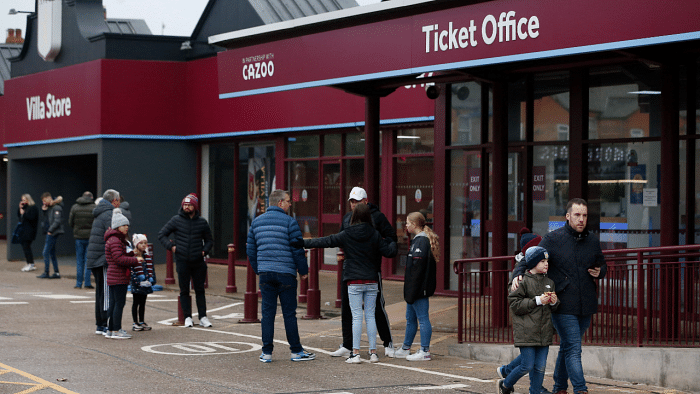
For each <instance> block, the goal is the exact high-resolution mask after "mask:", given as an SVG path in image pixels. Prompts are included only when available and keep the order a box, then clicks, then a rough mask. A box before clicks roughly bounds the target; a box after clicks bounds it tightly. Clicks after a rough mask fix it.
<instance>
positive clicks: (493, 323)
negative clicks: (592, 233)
mask: <svg viewBox="0 0 700 394" xmlns="http://www.w3.org/2000/svg"><path fill="white" fill-rule="evenodd" d="M603 253H604V254H605V259H606V262H607V265H608V272H607V275H606V276H605V278H604V279H601V280H598V281H597V283H598V305H599V306H598V313H596V314H595V315H594V316H593V319H592V322H591V328H590V329H589V330H588V331H587V332H586V335H585V336H584V344H587V345H613V346H664V347H700V261H699V260H700V245H684V246H671V247H656V248H640V249H614V250H605V251H603ZM513 263H514V260H513V257H512V256H499V257H481V258H471V259H464V260H456V261H455V262H454V270H455V272H456V273H457V274H458V277H459V281H458V286H459V288H458V297H459V306H458V314H459V318H458V319H459V320H458V331H459V333H458V339H459V342H460V343H462V342H477V343H512V341H513V329H512V325H511V320H510V317H511V316H510V312H509V308H508V305H507V300H506V294H507V291H508V290H507V281H508V277H509V275H510V271H511V270H512V267H513ZM494 267H496V269H494ZM504 267H507V269H505V268H504ZM556 340H557V338H556V337H555V341H556Z"/></svg>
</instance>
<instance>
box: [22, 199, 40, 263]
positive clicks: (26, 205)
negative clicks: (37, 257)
mask: <svg viewBox="0 0 700 394" xmlns="http://www.w3.org/2000/svg"><path fill="white" fill-rule="evenodd" d="M17 216H19V221H20V223H22V230H21V231H20V234H19V240H20V243H21V245H22V251H23V252H24V258H25V259H26V260H27V265H25V266H24V268H22V271H23V272H28V271H34V270H36V267H35V266H34V254H33V253H32V242H33V241H34V240H35V239H36V229H37V225H38V223H39V207H37V206H36V204H35V203H34V200H33V199H32V196H30V195H29V193H26V194H22V199H21V200H20V202H19V208H18V209H17Z"/></svg>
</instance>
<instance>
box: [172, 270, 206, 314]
mask: <svg viewBox="0 0 700 394" xmlns="http://www.w3.org/2000/svg"><path fill="white" fill-rule="evenodd" d="M206 279H207V263H205V262H204V259H202V260H200V261H188V262H183V263H180V262H178V264H177V283H178V285H179V286H180V307H181V308H182V313H183V314H184V315H185V318H188V317H192V302H191V301H190V281H192V287H193V288H194V294H195V298H196V302H197V312H198V313H199V318H200V319H201V318H203V317H205V316H206V315H207V299H206V297H205V295H204V281H205V280H206Z"/></svg>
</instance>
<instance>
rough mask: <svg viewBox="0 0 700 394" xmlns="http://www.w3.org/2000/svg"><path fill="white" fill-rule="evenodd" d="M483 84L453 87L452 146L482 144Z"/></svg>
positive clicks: (450, 137) (450, 141)
mask: <svg viewBox="0 0 700 394" xmlns="http://www.w3.org/2000/svg"><path fill="white" fill-rule="evenodd" d="M481 114H482V111H481V84H479V83H477V82H465V83H457V84H453V85H452V119H454V121H453V122H452V129H451V131H450V134H449V136H448V140H449V141H448V142H447V143H448V144H450V145H479V144H481Z"/></svg>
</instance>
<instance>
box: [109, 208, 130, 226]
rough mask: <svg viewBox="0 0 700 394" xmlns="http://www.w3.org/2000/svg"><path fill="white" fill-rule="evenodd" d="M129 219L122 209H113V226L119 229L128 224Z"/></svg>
mask: <svg viewBox="0 0 700 394" xmlns="http://www.w3.org/2000/svg"><path fill="white" fill-rule="evenodd" d="M128 225H129V219H127V218H126V216H124V215H123V214H122V210H121V209H119V208H114V210H113V211H112V228H113V229H115V230H116V229H117V228H119V227H121V226H128Z"/></svg>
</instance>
